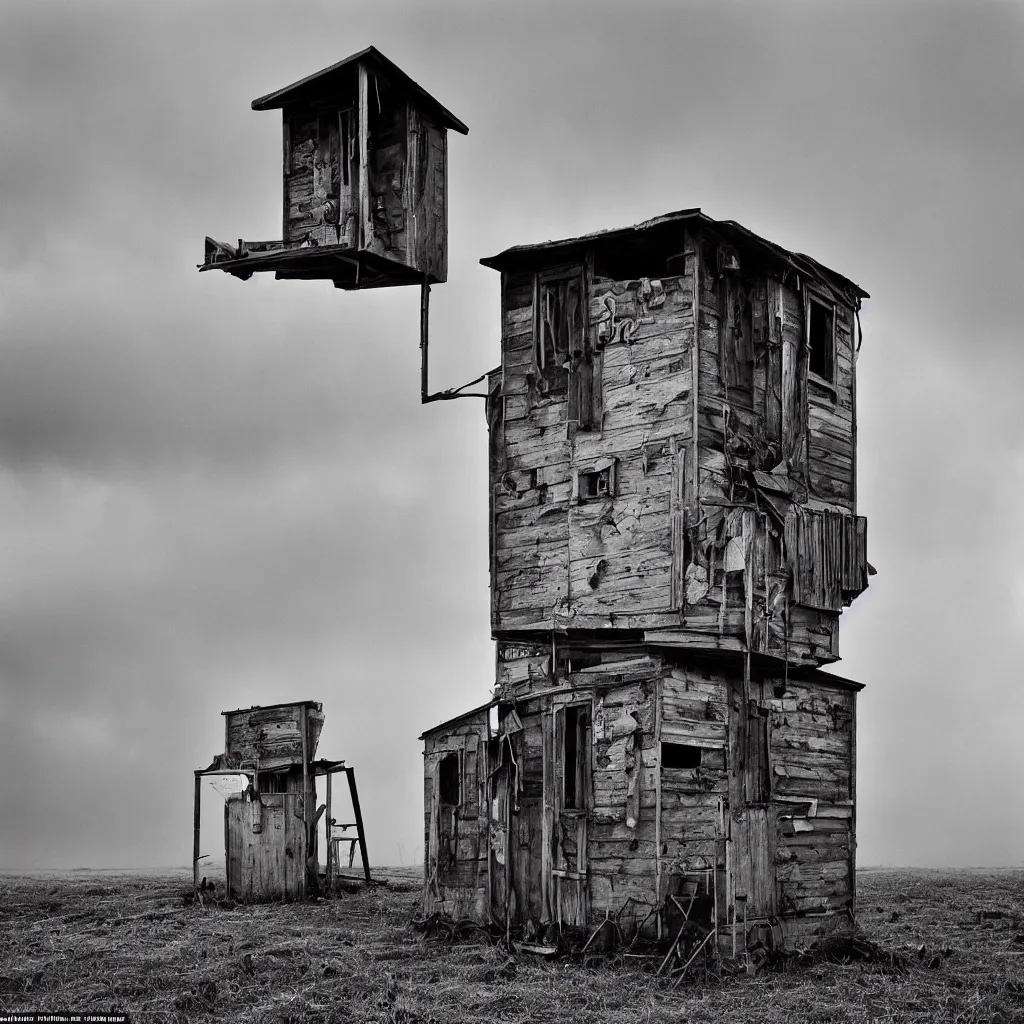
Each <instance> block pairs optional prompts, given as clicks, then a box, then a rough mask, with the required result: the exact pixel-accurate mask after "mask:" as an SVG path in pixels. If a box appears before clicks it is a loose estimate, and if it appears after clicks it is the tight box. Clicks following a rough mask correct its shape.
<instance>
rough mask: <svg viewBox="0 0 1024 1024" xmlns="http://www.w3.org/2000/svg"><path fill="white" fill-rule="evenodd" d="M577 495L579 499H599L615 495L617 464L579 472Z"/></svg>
mask: <svg viewBox="0 0 1024 1024" xmlns="http://www.w3.org/2000/svg"><path fill="white" fill-rule="evenodd" d="M576 485H577V490H576V497H577V498H578V500H579V501H599V500H600V499H601V498H613V497H615V464H614V463H612V464H611V465H610V466H605V467H604V468H602V469H588V470H584V471H582V472H580V473H579V474H577V478H576Z"/></svg>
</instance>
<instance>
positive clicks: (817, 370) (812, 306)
mask: <svg viewBox="0 0 1024 1024" xmlns="http://www.w3.org/2000/svg"><path fill="white" fill-rule="evenodd" d="M807 345H808V348H809V349H810V354H809V357H808V358H809V360H810V361H809V362H808V364H807V369H808V370H809V371H810V372H811V373H813V374H814V375H815V376H816V377H820V378H821V379H822V380H824V381H826V382H827V383H829V384H832V383H833V382H834V380H835V315H834V313H833V311H832V308H831V307H829V306H826V305H825V304H824V303H822V302H818V301H817V300H815V299H808V302H807Z"/></svg>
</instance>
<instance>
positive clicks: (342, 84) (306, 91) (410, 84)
mask: <svg viewBox="0 0 1024 1024" xmlns="http://www.w3.org/2000/svg"><path fill="white" fill-rule="evenodd" d="M360 64H365V65H366V67H367V68H368V69H370V70H372V71H377V72H379V73H380V74H381V75H383V76H384V77H385V78H386V79H387V80H388V83H389V84H390V85H391V87H392V88H393V89H397V90H398V91H399V92H403V93H405V94H406V95H407V96H408V97H410V98H412V99H414V100H415V101H416V103H417V105H418V106H419V107H420V108H421V109H422V110H424V111H426V112H427V113H428V114H432V115H433V116H434V117H436V118H437V120H438V122H439V123H440V124H442V125H443V126H444V127H445V128H451V129H452V131H456V132H460V133H461V134H462V135H468V134H469V128H467V127H466V125H465V124H463V123H462V121H460V120H459V119H458V118H457V117H456V116H455V115H454V114H453V113H452V112H451V111H450V110H449V109H448V108H447V107H445V106H444V105H442V104H441V103H439V102H438V101H437V100H436V99H434V97H433V96H431V95H430V93H429V92H427V90H426V89H424V88H423V87H422V86H421V85H418V84H417V83H416V82H414V81H413V80H412V79H411V78H410V77H409V76H408V75H407V74H406V73H405V72H404V71H403V70H402V69H401V68H400V67H399V66H398V65H397V64H394V63H392V62H391V61H390V60H388V59H387V57H385V56H384V54H383V53H381V52H380V50H378V49H377V47H376V46H368V47H367V48H366V49H365V50H360V51H359V52H358V53H353V54H352V56H351V57H346V58H345V59H344V60H339V61H338V63H337V64H332V65H331V66H330V67H329V68H324V69H323V70H322V71H317V72H316V73H315V74H312V75H307V76H306V77H305V78H300V79H299V80H298V81H297V82H292V84H291V85H286V86H285V87H284V88H283V89H277V90H275V91H274V92H268V93H267V94H266V96H259V97H257V98H256V99H254V100H253V101H252V109H253V110H276V109H279V108H281V107H287V106H291V105H292V104H298V103H307V102H310V101H311V100H316V99H319V98H320V97H321V96H324V95H325V94H329V93H333V92H338V91H339V90H341V89H345V88H348V87H350V86H351V84H352V83H351V78H352V76H353V75H354V74H355V73H356V70H357V68H358V67H359V65H360Z"/></svg>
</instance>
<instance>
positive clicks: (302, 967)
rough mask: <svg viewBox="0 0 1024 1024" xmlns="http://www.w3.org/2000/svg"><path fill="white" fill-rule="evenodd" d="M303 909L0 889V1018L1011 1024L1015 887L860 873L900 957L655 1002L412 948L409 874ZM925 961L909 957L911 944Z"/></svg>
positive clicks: (156, 880)
mask: <svg viewBox="0 0 1024 1024" xmlns="http://www.w3.org/2000/svg"><path fill="white" fill-rule="evenodd" d="M387 874H388V877H390V878H391V879H392V884H391V885H390V886H388V887H386V888H383V887H382V888H378V889H376V890H363V891H359V892H357V893H353V894H349V895H343V896H341V897H339V898H338V899H335V900H331V901H326V902H319V903H309V904H304V905H286V906H282V905H277V906H249V907H235V908H231V909H226V908H223V907H220V906H211V905H209V904H207V905H205V906H202V907H200V906H186V905H185V903H184V901H183V899H182V894H183V893H184V892H186V891H187V890H189V888H190V886H189V876H188V873H186V872H177V873H164V874H162V875H160V876H142V875H138V874H134V875H133V874H117V873H113V872H78V873H75V872H71V873H68V872H65V873H62V874H60V875H57V874H47V875H36V876H33V877H26V876H15V875H0V1010H6V1011H10V1010H28V1009H32V1010H51V1011H60V1010H64V1011H67V1010H73V1011H81V1010H85V1009H89V1010H93V1011H106V1012H109V1011H113V1010H116V1011H122V1012H123V1011H128V1012H130V1013H131V1014H132V1015H133V1018H132V1019H133V1021H146V1022H148V1021H152V1022H158V1021H188V1022H190V1024H192V1022H196V1021H237V1022H243V1024H244V1022H253V1024H255V1022H261V1024H262V1022H267V1024H291V1022H295V1024H298V1022H302V1021H309V1022H317V1024H326V1022H333V1021H339V1022H340V1021H353V1022H373V1021H376V1022H381V1024H427V1022H436V1024H442V1022H443V1024H448V1022H460V1024H462V1022H469V1021H488V1022H490V1021H493V1022H498V1021H502V1022H510V1021H522V1022H526V1021H530V1022H545V1021H551V1022H555V1021H557V1022H558V1024H565V1022H567V1021H573V1022H584V1024H587V1022H595V1024H596V1022H602V1024H644V1022H651V1024H659V1022H668V1021H672V1022H694V1024H696V1022H704V1021H707V1022H711V1021H715V1022H719V1021H729V1022H736V1024H744V1022H755V1021H756V1022H758V1024H775V1022H778V1024H782V1022H804V1021H817V1022H821V1024H832V1022H846V1021H850V1022H852V1021H894V1022H904V1021H907V1022H910V1021H929V1022H930V1021H957V1022H964V1024H983V1022H987V1024H1008V1022H1016V1021H1021V1022H1024V923H1022V920H1024V871H1019V870H1014V871H1009V870H1007V871H963V872H957V873H953V872H940V871H920V870H913V871H911V870H905V871H900V870H896V871H892V870H868V871H862V872H860V874H859V878H858V885H859V890H858V898H859V902H860V917H861V923H862V925H863V927H864V931H865V933H866V935H867V937H868V938H870V939H872V940H874V941H875V942H877V943H880V944H881V945H883V946H885V947H887V948H890V949H896V950H899V951H900V952H902V953H904V954H909V955H910V957H909V958H910V961H911V966H910V968H909V970H906V971H894V970H892V969H891V968H887V967H886V966H885V965H884V964H882V963H871V962H868V963H864V962H858V963H852V964H836V963H827V962H816V963H810V964H804V965H802V966H797V965H793V964H790V965H788V966H785V967H780V968H778V969H775V970H771V971H764V972H762V973H760V974H758V976H757V977H753V978H750V977H746V976H745V975H740V976H737V977H730V978H728V979H725V980H722V981H717V982H715V981H713V982H711V983H710V984H708V985H707V986H703V985H689V984H687V985H686V986H685V987H683V988H680V989H676V990H671V989H669V988H668V987H667V986H666V984H665V982H664V981H662V980H661V979H659V978H656V977H655V976H653V974H651V973H647V972H644V971H643V970H640V969H638V968H637V967H636V966H629V967H624V966H622V965H621V963H616V962H615V961H604V962H599V963H594V962H591V963H587V964H582V963H567V962H565V961H557V960H556V961H544V960H538V959H536V958H534V957H529V956H525V955H524V956H522V957H521V958H519V959H518V960H517V959H513V958H512V957H510V956H508V955H507V953H504V952H502V951H501V950H499V949H497V948H494V947H491V946H486V945H479V944H459V945H445V944H441V943H439V942H436V941H425V940H423V939H422V938H421V937H420V935H419V934H418V933H416V932H415V931H414V930H412V929H411V928H410V927H409V925H408V921H409V919H410V917H411V916H412V915H413V913H414V912H415V910H416V908H417V902H418V896H419V885H418V879H417V878H416V877H415V873H414V872H410V871H406V872H389V873H387ZM922 945H923V946H924V950H923V951H920V949H919V948H920V947H921V946H922Z"/></svg>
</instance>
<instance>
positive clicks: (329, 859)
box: [324, 769, 335, 892]
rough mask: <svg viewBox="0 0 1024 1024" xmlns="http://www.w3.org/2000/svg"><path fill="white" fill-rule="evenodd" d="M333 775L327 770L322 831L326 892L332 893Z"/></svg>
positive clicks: (333, 865)
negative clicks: (325, 820)
mask: <svg viewBox="0 0 1024 1024" xmlns="http://www.w3.org/2000/svg"><path fill="white" fill-rule="evenodd" d="M333 774H334V773H333V772H332V771H331V770H330V769H328V770H327V810H326V812H325V816H326V819H327V825H326V827H325V829H324V835H325V836H326V839H327V858H326V859H327V891H328V892H333V891H334V867H335V864H334V843H333V842H332V841H331V834H332V829H331V776H332V775H333Z"/></svg>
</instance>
